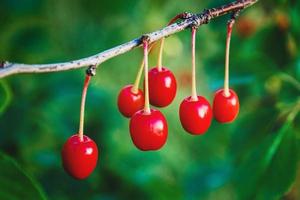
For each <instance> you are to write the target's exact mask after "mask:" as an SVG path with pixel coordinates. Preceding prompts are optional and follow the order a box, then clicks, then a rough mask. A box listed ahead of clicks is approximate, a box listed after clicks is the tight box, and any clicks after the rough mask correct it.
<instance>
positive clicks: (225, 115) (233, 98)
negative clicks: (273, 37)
mask: <svg viewBox="0 0 300 200" xmlns="http://www.w3.org/2000/svg"><path fill="white" fill-rule="evenodd" d="M229 94H230V95H229V96H228V97H226V96H225V93H224V89H220V90H218V91H217V92H216V93H215V97H214V102H213V112H214V117H215V119H216V120H217V121H218V122H221V123H229V122H232V121H233V120H235V118H236V117H237V115H238V113H239V108H240V103H239V98H238V96H237V95H236V93H235V92H234V91H233V90H231V89H230V90H229Z"/></svg>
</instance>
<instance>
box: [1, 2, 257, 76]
mask: <svg viewBox="0 0 300 200" xmlns="http://www.w3.org/2000/svg"><path fill="white" fill-rule="evenodd" d="M257 1H258V0H236V1H234V2H232V3H229V4H226V5H223V6H220V7H217V8H211V9H206V10H204V11H203V12H202V13H199V14H196V15H193V14H190V13H186V15H185V16H184V15H183V18H185V19H184V20H182V21H181V22H178V23H174V24H171V25H169V26H167V27H165V28H163V29H161V30H158V31H155V32H152V33H149V34H146V35H148V36H149V43H153V42H155V41H158V40H160V39H161V38H163V37H167V36H169V35H173V34H175V33H178V32H180V31H183V30H185V29H186V28H188V27H190V26H191V25H194V26H195V25H196V26H201V25H203V24H207V23H209V22H210V20H211V19H213V18H216V17H219V16H221V15H225V14H227V13H232V12H235V11H237V10H243V9H244V8H246V7H249V6H251V5H253V4H254V3H256V2H257ZM141 45H142V42H141V37H140V38H137V39H134V40H132V41H129V42H127V43H125V44H121V45H119V46H116V47H114V48H111V49H108V50H106V51H104V52H101V53H98V54H96V55H93V56H90V57H87V58H82V59H79V60H74V61H70V62H64V63H54V64H20V63H12V62H3V63H2V64H1V65H0V78H2V77H5V76H9V75H12V74H19V73H43V72H57V71H64V70H71V69H78V68H82V67H85V66H90V65H99V64H101V63H103V62H105V61H106V60H108V59H110V58H113V57H116V56H118V55H121V54H123V53H126V52H128V51H131V50H132V49H134V48H136V47H139V46H141Z"/></svg>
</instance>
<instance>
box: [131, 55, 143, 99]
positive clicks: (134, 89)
mask: <svg viewBox="0 0 300 200" xmlns="http://www.w3.org/2000/svg"><path fill="white" fill-rule="evenodd" d="M143 69H144V60H143V61H142V63H141V65H140V68H139V71H138V73H137V75H136V79H135V81H134V84H133V87H132V88H131V92H132V93H134V94H137V93H138V92H139V85H140V81H141V77H142V74H143Z"/></svg>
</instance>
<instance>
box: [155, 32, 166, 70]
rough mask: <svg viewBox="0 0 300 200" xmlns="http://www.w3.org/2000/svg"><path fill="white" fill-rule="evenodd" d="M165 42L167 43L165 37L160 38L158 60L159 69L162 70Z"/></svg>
mask: <svg viewBox="0 0 300 200" xmlns="http://www.w3.org/2000/svg"><path fill="white" fill-rule="evenodd" d="M164 44H165V38H164V37H163V38H161V40H160V47H159V54H158V60H157V69H158V71H161V69H162V55H163V49H164Z"/></svg>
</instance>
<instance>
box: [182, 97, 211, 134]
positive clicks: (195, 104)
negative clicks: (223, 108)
mask: <svg viewBox="0 0 300 200" xmlns="http://www.w3.org/2000/svg"><path fill="white" fill-rule="evenodd" d="M179 117H180V122H181V125H182V127H183V128H184V129H185V130H186V131H187V132H188V133H190V134H192V135H199V134H203V133H205V132H206V131H207V130H208V128H209V126H210V124H211V119H212V110H211V107H210V104H209V102H208V101H207V100H206V99H205V98H204V97H202V96H198V100H197V101H195V100H192V97H191V96H189V97H187V98H185V99H184V100H183V101H182V102H181V104H180V108H179Z"/></svg>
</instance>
